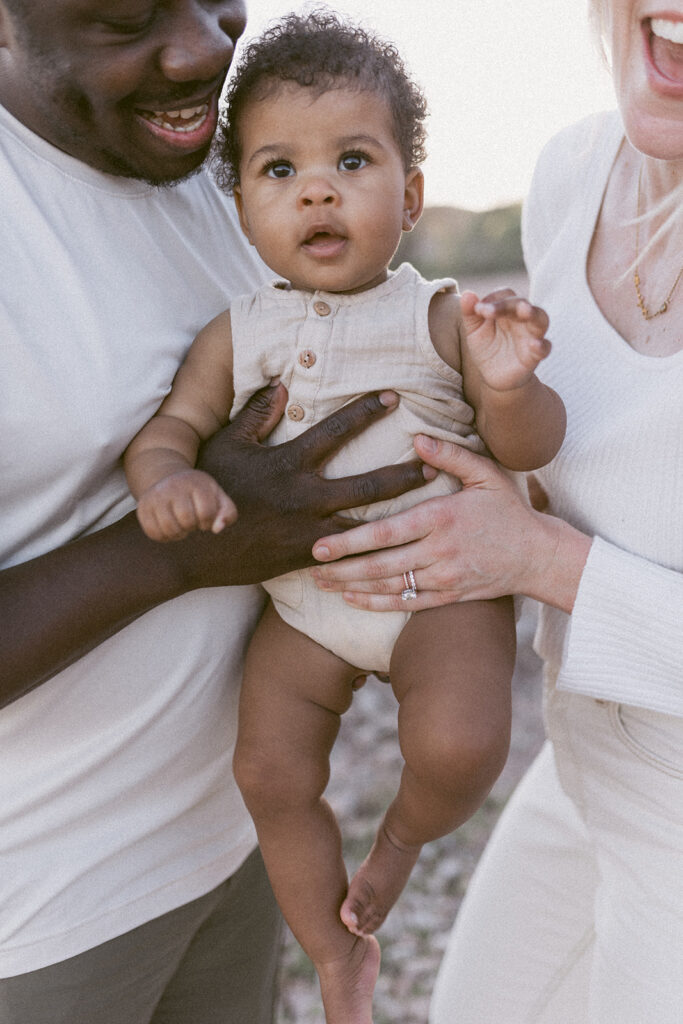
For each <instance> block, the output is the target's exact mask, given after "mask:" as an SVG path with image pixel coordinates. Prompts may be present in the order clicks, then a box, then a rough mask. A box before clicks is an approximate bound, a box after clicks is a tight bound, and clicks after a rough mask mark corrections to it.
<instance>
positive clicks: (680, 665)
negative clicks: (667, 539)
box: [558, 537, 683, 716]
mask: <svg viewBox="0 0 683 1024" xmlns="http://www.w3.org/2000/svg"><path fill="white" fill-rule="evenodd" d="M558 687H559V688H560V689H563V690H571V691H573V692H576V693H584V694H587V695H589V696H592V697H596V698H599V699H603V700H610V701H618V702H620V703H622V704H633V705H636V706H642V707H649V708H651V709H653V710H661V711H663V712H666V713H669V714H677V715H681V716H683V574H681V573H679V572H675V571H674V570H671V569H667V568H665V567H663V566H660V565H657V564H655V563H653V562H649V561H648V560H647V559H644V558H641V557H639V556H637V555H633V554H631V553H630V552H628V551H624V550H622V549H620V548H617V547H615V546H614V545H612V544H608V543H607V542H606V541H604V540H602V539H601V538H599V537H596V538H595V540H594V541H593V544H592V547H591V551H590V554H589V556H588V561H587V563H586V567H585V569H584V572H583V576H582V577H581V582H580V585H579V591H578V594H577V598H576V603H575V605H574V611H573V613H572V615H571V619H570V622H569V628H568V632H567V636H566V639H565V652H564V664H563V667H562V670H561V672H560V675H559V678H558Z"/></svg>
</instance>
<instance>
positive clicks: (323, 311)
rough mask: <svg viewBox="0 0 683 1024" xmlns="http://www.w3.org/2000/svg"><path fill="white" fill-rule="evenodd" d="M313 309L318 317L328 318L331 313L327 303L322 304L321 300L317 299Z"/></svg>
mask: <svg viewBox="0 0 683 1024" xmlns="http://www.w3.org/2000/svg"><path fill="white" fill-rule="evenodd" d="M313 309H314V310H315V311H316V313H317V314H318V316H329V315H330V313H331V312H332V310H331V309H330V307H329V306H328V305H327V303H326V302H323V301H322V300H321V299H318V301H317V302H314V303H313Z"/></svg>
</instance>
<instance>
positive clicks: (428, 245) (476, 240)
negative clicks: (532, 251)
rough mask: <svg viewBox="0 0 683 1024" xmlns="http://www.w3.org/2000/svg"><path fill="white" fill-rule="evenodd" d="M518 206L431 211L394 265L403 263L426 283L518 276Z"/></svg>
mask: <svg viewBox="0 0 683 1024" xmlns="http://www.w3.org/2000/svg"><path fill="white" fill-rule="evenodd" d="M520 220H521V205H520V204H519V203H516V204H514V205H512V206H501V207H498V208H497V209H493V210H485V211H483V212H482V213H475V212H473V211H471V210H460V209H458V208H457V207H454V206H430V207H427V208H426V209H425V211H424V213H423V214H422V217H421V218H420V220H419V222H418V223H417V225H416V227H415V228H414V229H413V231H411V232H409V233H407V234H404V235H403V237H402V239H401V244H400V246H399V249H398V252H397V254H396V257H395V258H394V261H393V264H392V265H393V266H398V265H399V264H400V263H402V262H403V261H405V260H407V261H408V262H410V263H412V264H413V265H414V266H416V267H417V269H418V270H419V271H420V272H421V273H422V274H423V275H424V276H425V277H427V278H434V277H448V276H451V277H464V276H473V275H485V274H496V273H498V272H499V271H520V270H522V269H523V267H524V260H523V258H522V242H521V228H520Z"/></svg>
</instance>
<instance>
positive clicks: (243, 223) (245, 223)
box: [232, 185, 254, 245]
mask: <svg viewBox="0 0 683 1024" xmlns="http://www.w3.org/2000/svg"><path fill="white" fill-rule="evenodd" d="M232 194H233V198H234V200H235V206H236V207H237V215H238V217H239V219H240V227H241V228H242V231H243V232H244V234H245V235H246V236H247V239H248V241H249V244H250V245H253V244H254V243H253V242H252V240H251V232H250V230H249V218H248V217H247V211H246V210H245V209H244V200H243V199H242V192H241V190H240V187H239V185H235V187H234V188H233V190H232Z"/></svg>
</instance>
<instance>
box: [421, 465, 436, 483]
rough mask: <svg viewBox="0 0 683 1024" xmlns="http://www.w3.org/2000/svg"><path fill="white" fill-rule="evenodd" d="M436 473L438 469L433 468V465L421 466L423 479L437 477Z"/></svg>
mask: <svg viewBox="0 0 683 1024" xmlns="http://www.w3.org/2000/svg"><path fill="white" fill-rule="evenodd" d="M438 475H439V471H438V470H437V469H434V467H433V466H423V467H422V476H423V477H424V478H425V480H434V479H435V477H437V476H438Z"/></svg>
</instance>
